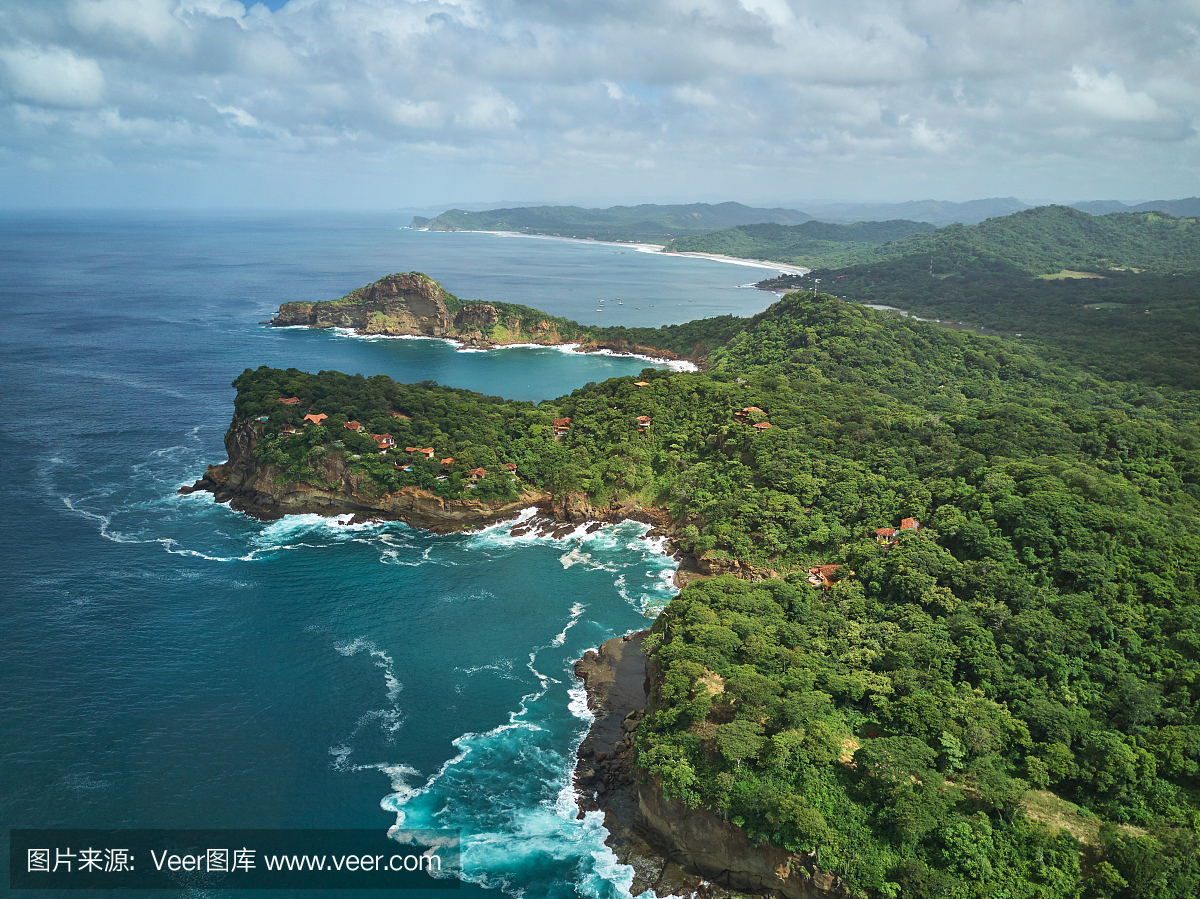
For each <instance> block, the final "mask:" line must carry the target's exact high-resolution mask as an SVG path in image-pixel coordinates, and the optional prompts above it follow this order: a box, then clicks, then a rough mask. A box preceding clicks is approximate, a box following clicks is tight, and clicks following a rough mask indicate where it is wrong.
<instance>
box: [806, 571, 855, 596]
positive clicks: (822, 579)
mask: <svg viewBox="0 0 1200 899" xmlns="http://www.w3.org/2000/svg"><path fill="white" fill-rule="evenodd" d="M844 567H845V566H843V565H814V566H813V567H812V568H810V569H808V577H807V578H805V580H807V581H808V582H809V583H810V584H812V585H813V586H814V587H821V588H823V589H825V590H828V589H829V588H830V587H832V586H833V585H834V584H836V583H837V582H838V581H840V580H841V579H842V576H843V574H842V573H839V572H841V569H842V568H844ZM844 574H845V575H852V574H854V572H853V571H847V572H844Z"/></svg>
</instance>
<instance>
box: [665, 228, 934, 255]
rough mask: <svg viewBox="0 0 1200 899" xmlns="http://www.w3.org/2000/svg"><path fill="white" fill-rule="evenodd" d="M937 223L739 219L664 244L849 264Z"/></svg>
mask: <svg viewBox="0 0 1200 899" xmlns="http://www.w3.org/2000/svg"><path fill="white" fill-rule="evenodd" d="M936 230H937V228H936V227H935V226H934V225H931V224H929V223H928V222H910V221H906V220H903V219H897V220H894V221H887V222H855V223H853V224H849V225H837V224H830V223H829V222H817V221H812V222H805V223H803V224H801V225H778V224H759V225H738V226H737V227H735V228H726V229H725V230H723V231H713V232H708V233H705V234H696V235H692V236H690V237H678V238H675V239H674V240H672V241H671V242H670V243H669V244H667V249H668V251H674V252H679V253H720V254H722V255H725V256H737V257H739V258H742V259H770V260H772V261H775V262H786V263H789V264H791V265H805V266H817V265H825V266H828V265H833V264H835V263H837V262H844V263H846V264H849V263H851V262H854V261H856V260H858V259H861V258H864V257H866V256H867V255H869V254H870V253H871V252H872V251H873V249H874V248H875V247H878V246H880V245H882V244H886V243H890V242H892V241H896V240H900V239H901V238H903V237H908V236H909V235H910V234H929V233H932V232H934V231H936Z"/></svg>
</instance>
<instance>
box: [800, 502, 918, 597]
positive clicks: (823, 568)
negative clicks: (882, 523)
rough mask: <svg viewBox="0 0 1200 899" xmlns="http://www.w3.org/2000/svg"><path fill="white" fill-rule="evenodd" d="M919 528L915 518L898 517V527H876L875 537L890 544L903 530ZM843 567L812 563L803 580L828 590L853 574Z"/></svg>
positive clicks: (886, 544)
mask: <svg viewBox="0 0 1200 899" xmlns="http://www.w3.org/2000/svg"><path fill="white" fill-rule="evenodd" d="M919 530H921V522H919V521H917V519H915V518H902V519H900V527H899V528H876V529H875V539H876V540H878V541H879V542H880V543H882V544H883V545H884V546H891V545H892V544H893V543H895V542H896V540H897V538H898V537H899V536H900V534H902V533H903V532H904V531H919ZM845 567H846V566H844V565H838V564H835V565H814V566H813V567H812V568H810V569H808V577H807V578H805V580H807V581H808V582H809V583H810V584H812V585H813V586H814V587H821V588H823V589H825V590H828V589H829V588H830V587H832V586H833V585H834V584H836V583H837V582H838V581H840V580H841V579H842V578H843V577H853V576H854V572H853V571H845V572H843V571H842V569H843V568H845Z"/></svg>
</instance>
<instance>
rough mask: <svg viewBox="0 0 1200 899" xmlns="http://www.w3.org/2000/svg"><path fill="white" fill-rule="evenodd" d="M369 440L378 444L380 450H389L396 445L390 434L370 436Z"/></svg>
mask: <svg viewBox="0 0 1200 899" xmlns="http://www.w3.org/2000/svg"><path fill="white" fill-rule="evenodd" d="M371 439H372V440H374V441H375V442H376V443H378V444H379V448H380V449H381V450H386V449H390V448H391V447H393V446H395V445H396V438H394V437H393V436H392V435H391V434H372V435H371Z"/></svg>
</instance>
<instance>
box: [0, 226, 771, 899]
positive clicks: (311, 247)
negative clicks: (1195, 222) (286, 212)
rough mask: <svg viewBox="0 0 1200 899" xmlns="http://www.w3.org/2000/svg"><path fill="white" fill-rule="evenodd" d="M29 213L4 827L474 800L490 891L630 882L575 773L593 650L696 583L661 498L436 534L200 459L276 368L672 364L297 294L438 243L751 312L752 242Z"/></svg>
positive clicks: (0, 255)
mask: <svg viewBox="0 0 1200 899" xmlns="http://www.w3.org/2000/svg"><path fill="white" fill-rule="evenodd" d="M0 234H2V235H3V239H2V240H0V297H2V298H3V308H4V309H5V311H6V328H5V329H3V330H2V331H0V367H2V371H3V378H4V384H5V388H6V400H7V403H6V407H5V412H6V427H5V428H4V429H2V430H0V461H2V464H3V471H4V473H5V474H4V478H3V481H2V483H0V489H2V490H3V495H4V499H5V513H6V514H5V515H4V516H3V517H2V518H0V521H3V524H2V525H0V526H2V527H3V534H2V535H0V564H2V565H3V571H4V576H5V588H6V589H5V592H4V598H3V602H2V604H0V618H2V621H0V626H2V627H3V633H4V640H3V642H2V645H0V671H2V672H3V673H4V684H5V688H4V690H3V691H0V741H2V742H0V752H2V755H0V781H2V784H0V810H2V816H0V820H2V821H3V823H4V825H5V826H7V827H97V828H111V827H164V828H180V827H210V828H217V827H292V828H296V827H371V828H375V827H378V828H380V829H381V830H382V829H386V828H388V827H390V826H392V825H394V824H396V823H398V822H399V823H404V824H407V825H408V826H418V825H419V826H433V825H437V826H444V827H457V828H461V829H462V830H463V832H464V868H465V878H466V880H467V881H469V883H468V884H467V885H466V886H465V887H464V889H466V890H468V891H472V892H478V893H480V894H481V895H482V894H485V893H486V894H488V895H511V896H517V895H520V896H525V897H539V896H546V897H550V896H554V897H557V896H592V897H607V896H619V895H622V894H623V893H624V889H625V886H626V885H627V883H628V881H629V875H628V871H627V870H626V869H624V868H623V867H621V866H619V865H617V864H616V863H615V860H614V859H613V858H612V856H611V854H610V853H608V851H607V850H606V849H605V848H604V846H603V830H602V827H601V823H600V820H599V819H598V818H597V817H596V816H595V815H592V816H589V817H585V818H584V819H582V820H579V819H577V818H576V809H575V806H574V800H573V797H572V795H571V791H570V789H569V787H568V783H569V773H570V769H571V761H572V758H573V755H572V754H573V749H574V746H575V744H576V743H577V742H578V740H579V739H580V738H581V737H582V735H583V733H584V732H585V730H586V727H587V723H588V716H587V713H586V709H585V706H584V704H583V702H582V694H581V692H580V691H579V689H578V687H577V685H576V683H575V681H574V678H573V677H572V674H571V664H572V662H573V661H574V660H575V659H576V658H578V657H579V656H580V655H582V654H583V652H584V651H586V650H587V649H588V648H590V647H594V646H596V645H598V644H599V643H600V642H602V641H603V640H605V639H607V638H608V637H610V636H613V635H615V634H620V633H624V632H627V631H630V630H634V629H637V628H639V627H643V626H645V625H646V623H647V618H646V613H647V611H648V610H652V609H653V608H655V607H657V606H658V605H661V604H662V603H664V602H665V601H666V600H667V599H668V598H669V597H670V595H671V592H672V591H671V588H670V586H669V583H670V575H671V572H672V570H673V567H674V563H673V562H672V561H671V560H670V559H668V558H666V557H665V556H663V555H662V554H661V552H660V550H661V547H660V546H658V545H657V544H655V543H653V542H652V541H647V540H645V539H642V536H641V535H642V533H643V530H644V529H643V527H642V526H641V525H636V524H633V523H626V524H623V525H619V526H615V527H606V528H603V529H602V530H600V531H598V532H596V533H595V534H592V535H583V534H579V535H577V536H573V537H570V538H568V539H566V540H563V541H551V540H543V539H538V538H534V537H528V536H527V537H523V538H512V537H509V536H508V534H507V529H506V528H504V527H496V528H492V529H488V530H485V531H482V532H479V533H475V534H466V535H455V536H449V537H437V536H433V535H430V534H426V533H423V532H420V531H416V530H413V529H410V528H408V527H406V526H405V525H403V524H380V525H361V526H347V525H345V524H342V523H341V522H340V521H339V520H337V519H321V518H317V517H314V516H296V517H291V518H287V519H284V520H283V521H279V522H274V523H269V524H265V523H261V522H257V521H254V520H253V519H250V518H247V517H245V516H243V515H240V514H238V513H235V512H232V511H230V510H229V509H228V508H226V507H224V506H218V505H215V504H214V503H213V502H212V501H211V497H209V496H207V495H203V494H202V495H191V496H186V497H180V496H177V495H176V494H175V491H176V490H177V488H178V487H179V486H181V485H182V484H186V483H190V482H192V481H193V480H195V479H196V478H197V477H198V476H199V475H200V474H201V473H202V472H203V470H204V468H205V466H206V465H208V464H210V463H213V462H219V461H222V460H223V459H224V451H223V448H222V444H221V439H222V436H223V433H224V429H225V427H226V425H227V424H228V421H229V416H230V413H231V401H232V396H233V391H232V389H231V388H230V387H229V383H230V381H231V380H232V379H233V378H234V377H235V376H236V375H237V374H238V373H240V372H241V370H242V369H243V368H245V367H247V366H258V365H262V364H266V365H276V366H285V367H286V366H295V367H297V368H301V369H305V370H309V371H316V370H320V369H338V370H342V371H348V372H362V373H364V374H375V373H379V372H382V373H385V374H389V375H391V376H393V377H396V378H398V379H401V380H408V381H414V380H423V379H427V378H429V379H434V380H437V381H439V382H441V383H445V384H450V385H453V386H461V387H469V388H472V389H477V390H481V391H483V392H485V393H488V394H493V395H503V396H509V397H516V398H521V399H531V400H539V399H544V398H547V397H551V396H556V395H558V394H561V393H564V392H567V391H569V390H571V389H573V388H575V387H578V386H581V385H582V384H584V383H585V382H587V381H593V380H601V379H603V378H606V377H610V376H613V375H618V374H633V373H636V372H638V371H640V370H641V369H642V368H644V367H645V366H646V365H647V364H649V363H647V362H646V361H644V360H637V359H628V358H621V357H611V356H608V357H605V356H582V355H578V354H570V353H564V352H561V351H557V350H549V349H511V350H502V351H495V352H488V353H463V352H458V351H456V350H455V349H454V348H453V347H451V346H449V345H447V344H446V343H443V342H439V341H414V340H363V339H360V338H353V337H347V336H343V335H338V334H331V333H327V332H310V331H305V330H295V329H270V328H267V327H266V326H264V325H262V324H261V322H262V321H264V320H265V319H266V318H267V317H268V316H269V315H270V314H271V313H272V312H274V310H275V309H276V308H277V307H278V305H279V303H280V302H285V301H287V300H292V299H326V298H330V297H334V296H339V295H341V294H344V293H346V292H347V291H349V290H350V289H352V288H354V287H356V286H359V285H361V284H364V283H367V282H369V281H371V280H373V279H375V278H377V277H379V276H380V275H382V274H384V273H387V272H390V271H401V270H410V269H418V270H423V271H426V272H427V273H429V274H431V275H434V276H435V277H438V278H440V280H442V282H443V283H444V284H445V285H446V286H447V288H449V289H451V290H454V291H455V292H456V293H459V294H460V295H462V296H466V297H469V298H472V299H474V298H477V297H478V298H482V299H504V300H511V301H518V302H525V303H528V304H529V305H534V306H539V307H541V308H544V309H546V310H547V311H550V312H555V313H558V314H566V315H572V317H576V318H581V319H582V318H585V317H584V316H583V315H582V314H581V313H580V312H579V311H578V310H579V309H580V308H585V309H586V308H587V307H591V308H593V309H594V308H596V305H593V304H597V305H598V302H597V301H598V300H599V299H601V298H602V297H603V298H606V299H607V298H609V297H612V296H620V295H622V294H621V293H617V291H618V290H620V291H623V292H624V294H625V295H626V296H631V295H632V294H633V293H634V292H635V291H634V288H635V285H637V286H639V289H640V290H641V291H642V294H643V296H647V297H652V298H654V299H657V300H658V301H659V302H656V303H655V310H656V313H657V310H658V309H659V308H660V306H661V307H662V309H663V310H664V311H666V310H668V309H670V308H672V307H670V305H669V304H670V303H671V302H686V299H688V298H691V299H692V300H693V302H692V304H691V305H693V306H696V305H697V304H699V306H700V308H703V309H705V310H707V312H706V313H705V314H721V313H724V312H728V311H738V312H744V313H746V314H749V313H752V312H755V311H758V310H759V309H761V308H763V307H764V306H765V305H766V304H767V302H769V301H770V300H771V299H772V297H771V296H770V295H768V294H763V293H761V292H757V291H747V290H744V289H741V288H739V287H738V284H739V283H742V282H744V281H745V280H747V270H745V269H741V268H738V267H735V266H725V265H721V264H718V263H712V262H706V261H702V260H678V259H661V258H657V257H654V256H650V255H647V254H641V253H634V252H614V251H613V250H612V248H609V247H604V246H599V245H588V244H578V243H569V242H555V241H535V240H522V239H516V238H504V237H496V236H491V235H453V234H450V235H445V234H440V235H439V234H426V233H419V232H411V231H406V230H401V229H398V228H397V227H396V223H395V222H389V221H387V220H386V219H382V218H360V219H353V218H339V219H332V218H326V219H322V218H318V217H309V218H307V219H302V218H292V219H276V220H266V219H257V220H244V219H243V220H227V219H218V218H210V219H196V218H183V217H166V216H164V217H159V218H157V219H147V218H127V219H113V218H111V217H109V218H105V217H98V216H97V217H92V218H75V219H63V218H52V217H47V218H42V219H29V218H25V219H4V220H0ZM459 238H462V239H459ZM684 295H686V296H684ZM680 296H684V299H683V300H679V299H678V297H680ZM672 298H675V299H672ZM609 302H611V300H609ZM556 303H557V304H558V305H556ZM605 305H607V303H606V304H605ZM644 305H645V306H647V307H648V306H649V300H647V302H646V303H645V304H644ZM645 311H647V312H649V309H647V310H645ZM686 317H687V318H690V317H693V316H691V315H688V316H686ZM671 320H683V319H682V318H679V319H671V318H670V317H669V316H667V315H663V317H662V318H661V319H659V320H658V321H657V322H653V323H662V322H665V321H671ZM645 323H652V322H649V321H648V322H645ZM0 851H2V852H4V853H7V844H6V841H5V846H4V848H3V850H0ZM3 861H4V863H5V864H7V858H5V859H4V860H3ZM226 895H228V894H226ZM310 895H311V894H310Z"/></svg>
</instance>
